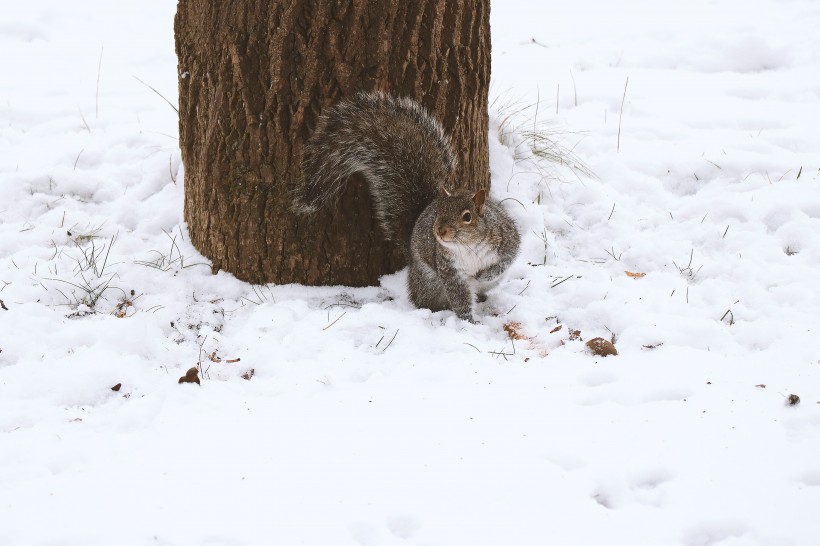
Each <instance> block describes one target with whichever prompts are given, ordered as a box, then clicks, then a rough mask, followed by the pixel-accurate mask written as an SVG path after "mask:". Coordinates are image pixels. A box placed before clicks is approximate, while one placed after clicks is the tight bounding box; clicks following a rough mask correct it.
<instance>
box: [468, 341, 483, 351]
mask: <svg viewBox="0 0 820 546" xmlns="http://www.w3.org/2000/svg"><path fill="white" fill-rule="evenodd" d="M464 345H469V346H470V347H472V348H473V349H475V350H476V351H478V352H479V353H480V352H481V349H479V348H478V347H476V346H475V345H473V344H472V343H467V342H466V341H465V342H464Z"/></svg>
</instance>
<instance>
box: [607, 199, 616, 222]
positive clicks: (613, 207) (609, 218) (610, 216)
mask: <svg viewBox="0 0 820 546" xmlns="http://www.w3.org/2000/svg"><path fill="white" fill-rule="evenodd" d="M614 213H615V203H612V210H611V211H609V217H608V218H607V219H606V221H607V222H609V221H610V220H611V219H612V215H613V214H614Z"/></svg>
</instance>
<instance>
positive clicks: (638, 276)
mask: <svg viewBox="0 0 820 546" xmlns="http://www.w3.org/2000/svg"><path fill="white" fill-rule="evenodd" d="M624 273H626V276H627V277H632V278H633V279H642V278H643V277H646V273H634V272H632V271H624Z"/></svg>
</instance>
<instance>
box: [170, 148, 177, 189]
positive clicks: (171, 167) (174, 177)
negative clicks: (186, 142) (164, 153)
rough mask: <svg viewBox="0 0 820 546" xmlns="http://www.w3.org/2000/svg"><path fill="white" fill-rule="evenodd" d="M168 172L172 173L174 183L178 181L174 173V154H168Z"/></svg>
mask: <svg viewBox="0 0 820 546" xmlns="http://www.w3.org/2000/svg"><path fill="white" fill-rule="evenodd" d="M168 172H169V173H171V182H173V183H174V184H176V183H177V177H176V175H174V164H173V161H172V156H170V155H169V156H168Z"/></svg>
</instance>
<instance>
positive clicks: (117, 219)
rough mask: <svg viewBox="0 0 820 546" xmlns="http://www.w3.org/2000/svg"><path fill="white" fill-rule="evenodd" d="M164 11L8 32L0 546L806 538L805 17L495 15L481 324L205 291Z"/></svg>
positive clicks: (361, 303)
mask: <svg viewBox="0 0 820 546" xmlns="http://www.w3.org/2000/svg"><path fill="white" fill-rule="evenodd" d="M174 9H175V6H174V5H173V3H171V2H161V1H158V0H150V1H147V2H141V3H137V2H133V1H130V0H129V1H123V2H116V3H103V2H100V1H98V0H86V1H83V2H79V3H73V4H66V3H63V2H57V1H54V0H37V1H34V2H28V3H25V4H18V5H15V6H14V7H11V6H5V9H4V16H3V21H2V23H0V44H2V48H3V51H4V55H3V56H2V57H0V74H2V75H3V77H2V78H1V79H0V188H2V191H0V281H2V283H0V300H2V302H3V304H4V306H5V307H6V308H7V310H6V309H0V351H2V352H0V544H3V545H35V544H36V545H49V546H57V545H79V544H81V545H84V546H91V545H98V544H99V545H108V544H118V545H144V544H162V545H166V546H181V545H209V546H215V545H220V546H222V545H225V546H227V545H257V544H305V545H317V546H318V545H323V546H325V545H330V544H332V545H347V544H349V545H365V546H380V545H400V544H417V545H425V546H432V545H448V546H452V545H470V546H479V545H494V546H495V545H499V544H510V545H530V544H532V545H535V544H552V543H555V544H562V545H579V546H584V545H597V544H607V545H634V544H647V545H653V546H655V545H657V546H662V545H680V546H701V545H715V546H717V545H719V546H741V545H743V546H751V545H761V546H764V545H765V546H781V545H783V546H809V545H813V544H817V543H818V538H817V537H818V536H820V520H818V518H817V513H818V508H820V456H818V455H819V454H820V344H818V341H817V340H818V332H820V311H818V309H820V289H819V288H818V285H817V283H818V272H819V271H820V247H818V245H817V240H818V236H820V191H819V190H820V156H819V155H818V153H817V151H818V150H820V131H818V130H817V126H818V122H820V35H818V34H817V32H816V29H817V28H819V27H820V5H818V3H817V2H812V1H811V0H790V1H782V0H756V1H754V2H748V1H747V2H741V1H740V0H691V1H690V2H686V3H676V4H674V5H670V4H669V3H659V2H649V1H645V0H628V1H626V2H618V3H612V2H602V1H600V0H578V1H576V2H574V3H572V4H571V5H570V4H567V5H562V6H560V8H558V7H555V6H551V5H549V4H548V3H541V2H526V1H524V0H505V1H504V2H495V3H494V4H493V12H492V25H493V74H494V82H493V93H492V94H493V97H494V98H493V105H492V108H491V112H492V125H491V139H490V146H491V168H492V174H493V187H492V194H493V195H494V196H495V197H496V198H497V199H507V200H506V201H505V202H504V206H505V207H507V209H508V210H509V212H510V213H511V214H512V215H513V216H514V217H515V219H516V221H517V222H518V224H519V226H520V228H521V231H522V235H523V240H522V253H521V256H520V258H519V259H518V260H517V261H516V262H515V263H514V264H513V266H512V267H511V269H510V271H509V273H508V275H507V277H506V280H504V281H503V282H502V283H501V284H500V285H499V286H498V287H497V288H496V289H494V290H493V291H491V292H490V294H489V299H488V301H487V302H486V303H483V304H480V305H478V306H477V316H479V317H480V321H481V324H478V325H471V324H468V323H465V322H463V321H460V320H458V319H457V318H456V317H455V316H454V315H453V314H452V313H450V312H440V313H431V312H429V311H427V310H423V309H414V308H413V307H412V306H411V305H410V303H409V301H408V298H407V294H406V291H405V288H404V279H405V272H399V273H397V274H395V275H388V276H386V277H384V278H383V279H382V283H381V286H379V287H372V288H363V289H351V288H344V287H325V288H306V287H302V286H293V285H289V286H273V285H270V286H251V285H248V284H246V283H242V282H239V281H237V280H236V279H234V278H233V277H232V276H230V275H228V274H225V273H219V274H217V275H211V272H210V267H209V266H208V265H207V260H205V259H204V258H203V257H202V256H200V255H199V254H198V253H197V252H196V250H195V249H194V248H193V247H192V246H191V244H190V243H189V241H188V236H187V232H186V227H185V225H184V223H183V222H182V189H183V188H182V179H183V177H184V172H183V167H182V165H181V161H180V155H179V151H178V149H177V118H176V113H175V112H174V111H173V110H172V109H171V108H170V107H169V105H168V104H167V103H166V102H165V100H163V98H162V97H160V95H162V96H163V97H165V98H167V99H168V100H169V101H170V102H172V103H175V102H176V85H177V74H176V58H175V55H174V49H173V15H174ZM627 78H628V83H627ZM143 82H144V83H143ZM146 84H147V85H146ZM149 85H150V86H151V87H153V88H154V89H156V91H157V92H156V93H155V92H154V91H152V90H151V89H150V88H149V87H148V86H149ZM539 101H540V102H539ZM536 102H538V104H537V106H536ZM622 103H623V106H622ZM533 127H535V128H536V129H537V130H538V131H539V134H541V135H544V134H552V135H553V136H554V138H556V139H558V141H559V142H560V143H562V145H563V146H565V148H566V149H571V150H572V152H573V154H574V156H575V157H576V158H577V159H578V160H580V161H582V162H583V163H584V164H585V165H587V166H588V167H589V169H590V170H591V171H592V173H594V175H585V174H583V173H582V172H578V171H573V170H572V169H569V168H567V167H566V166H560V165H555V164H551V163H548V162H544V161H542V160H540V159H538V158H537V157H533V154H532V149H533V144H538V141H537V139H536V140H535V141H534V140H533V137H532V135H531V134H528V132H530V131H531V130H532V128H533ZM619 135H620V136H619ZM625 272H630V273H638V274H640V273H644V274H645V276H642V277H641V276H637V277H632V276H629V275H627V274H626V273H625ZM132 290H133V293H132ZM505 326H506V330H505ZM559 327H560V328H559ZM572 331H578V332H580V333H578V334H573V333H572ZM613 336H614V339H615V346H616V347H617V350H618V352H619V354H618V355H617V356H611V357H607V358H602V357H598V356H595V355H593V354H591V353H590V352H589V351H588V350H587V349H586V347H585V342H586V341H589V340H590V339H592V338H595V337H603V338H605V339H608V340H609V339H612V338H613ZM512 337H515V338H518V339H515V340H514V339H511V338H512ZM236 359H239V360H238V361H236ZM200 363H201V365H202V367H203V369H205V370H207V372H206V373H205V374H204V377H203V378H202V382H201V385H196V384H179V383H178V379H179V378H180V377H181V376H183V375H184V374H185V372H186V370H188V369H189V368H190V367H192V366H196V365H198V364H200ZM251 370H253V372H252V375H251ZM243 375H245V376H246V377H249V378H250V379H249V380H246V379H244V378H243V377H242V376H243ZM116 384H121V388H120V389H119V390H118V391H112V390H111V387H113V386H114V385H116ZM791 394H795V395H798V396H799V398H800V403H799V404H797V405H789V404H788V402H787V400H788V396H789V395H791Z"/></svg>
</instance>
